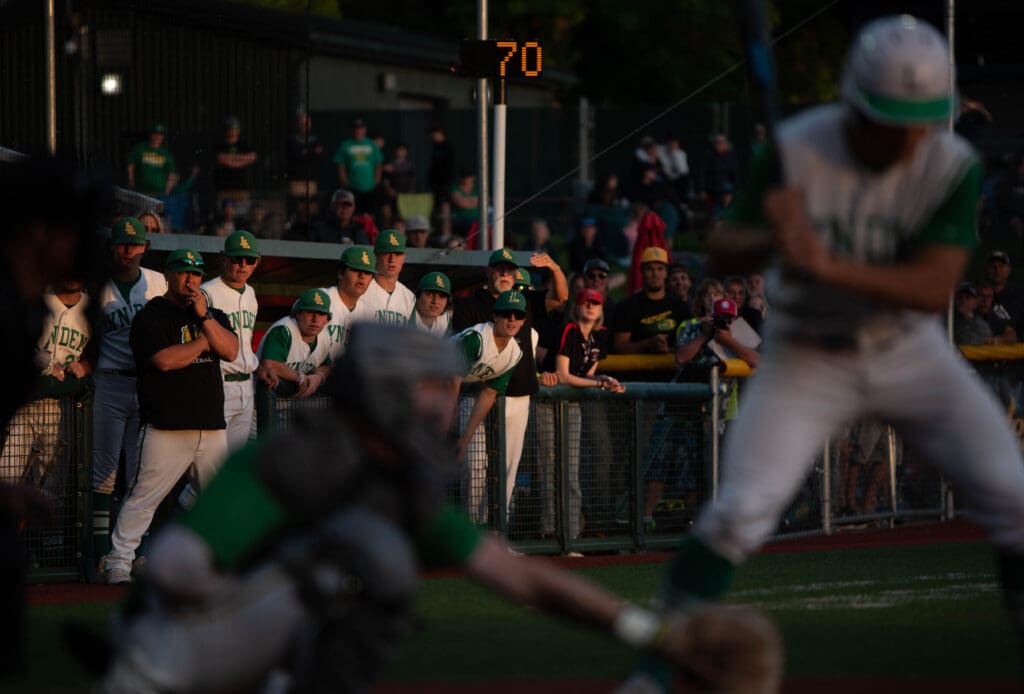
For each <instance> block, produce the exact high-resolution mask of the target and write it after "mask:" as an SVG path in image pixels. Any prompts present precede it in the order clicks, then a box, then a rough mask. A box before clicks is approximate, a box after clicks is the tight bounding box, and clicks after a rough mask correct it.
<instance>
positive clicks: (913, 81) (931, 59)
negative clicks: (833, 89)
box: [842, 15, 956, 126]
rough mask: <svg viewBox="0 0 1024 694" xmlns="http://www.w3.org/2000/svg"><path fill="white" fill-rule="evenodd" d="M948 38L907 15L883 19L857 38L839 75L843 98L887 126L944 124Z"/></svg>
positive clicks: (949, 108)
mask: <svg viewBox="0 0 1024 694" xmlns="http://www.w3.org/2000/svg"><path fill="white" fill-rule="evenodd" d="M952 71H953V67H952V65H951V64H950V60H949V48H948V46H947V44H946V39H945V37H943V35H942V34H940V33H939V32H938V31H937V30H936V29H935V28H934V27H933V26H931V25H930V24H928V23H927V22H923V21H920V20H918V19H915V18H914V17H911V16H910V15H899V16H892V17H884V18H882V19H877V20H875V21H873V22H871V23H869V24H867V25H866V26H865V27H864V28H863V29H861V30H860V32H859V33H858V34H857V38H856V39H855V40H854V43H853V48H851V49H850V56H849V58H848V59H847V63H846V70H845V72H844V74H843V82H842V96H843V100H844V101H845V102H846V103H848V104H850V105H851V106H853V107H854V108H856V109H857V110H858V111H860V112H861V113H862V114H864V116H866V117H867V118H868V119H869V120H872V121H874V122H876V123H882V124H885V125H897V126H899V125H920V124H927V123H933V122H937V121H943V120H946V119H947V118H949V116H950V114H951V113H952V112H953V108H954V102H955V100H956V99H955V95H954V94H953V92H952V86H951V82H952V79H951V77H952Z"/></svg>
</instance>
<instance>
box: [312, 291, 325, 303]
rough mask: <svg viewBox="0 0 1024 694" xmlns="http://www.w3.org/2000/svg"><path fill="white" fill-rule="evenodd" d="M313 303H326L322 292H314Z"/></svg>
mask: <svg viewBox="0 0 1024 694" xmlns="http://www.w3.org/2000/svg"><path fill="white" fill-rule="evenodd" d="M313 303H314V304H316V305H317V306H323V305H324V300H323V297H322V296H321V295H320V292H313Z"/></svg>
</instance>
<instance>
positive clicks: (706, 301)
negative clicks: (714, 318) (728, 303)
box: [690, 277, 726, 318]
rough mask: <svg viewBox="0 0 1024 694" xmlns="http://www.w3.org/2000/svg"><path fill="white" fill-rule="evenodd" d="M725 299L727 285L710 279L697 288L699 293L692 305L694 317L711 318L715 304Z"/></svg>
mask: <svg viewBox="0 0 1024 694" xmlns="http://www.w3.org/2000/svg"><path fill="white" fill-rule="evenodd" d="M725 298H726V296H725V285H724V284H722V283H721V282H719V281H718V280H716V279H714V278H713V277H708V278H707V279H705V280H703V281H702V282H701V283H700V284H699V285H698V286H697V293H696V294H694V296H693V301H692V303H691V304H690V306H691V308H692V309H693V317H694V318H707V317H710V316H711V310H712V308H713V307H714V305H715V302H716V301H718V300H719V299H725Z"/></svg>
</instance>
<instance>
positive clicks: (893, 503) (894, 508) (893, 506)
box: [868, 425, 899, 527]
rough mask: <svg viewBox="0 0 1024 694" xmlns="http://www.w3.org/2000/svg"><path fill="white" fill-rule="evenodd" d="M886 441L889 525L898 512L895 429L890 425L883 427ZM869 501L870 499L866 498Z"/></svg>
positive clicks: (892, 523) (891, 524)
mask: <svg viewBox="0 0 1024 694" xmlns="http://www.w3.org/2000/svg"><path fill="white" fill-rule="evenodd" d="M885 435H886V442H887V443H888V444H889V511H890V512H891V514H892V515H891V517H890V519H889V526H890V527H892V526H894V525H895V524H896V515H897V514H898V513H899V504H898V503H897V500H896V430H895V429H893V428H892V426H891V425H890V426H887V427H885ZM868 502H869V503H870V502H871V499H868Z"/></svg>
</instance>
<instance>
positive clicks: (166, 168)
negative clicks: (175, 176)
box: [128, 142, 177, 195]
mask: <svg viewBox="0 0 1024 694" xmlns="http://www.w3.org/2000/svg"><path fill="white" fill-rule="evenodd" d="M128 163H129V164H133V165H134V166H135V189H136V190H137V191H139V192H140V193H155V194H157V195H163V194H164V193H166V192H167V179H168V177H169V176H170V175H171V174H172V173H175V172H176V171H177V169H176V168H175V164H174V155H172V154H171V153H170V151H169V150H168V149H167V148H166V147H157V148H153V147H150V146H149V144H148V143H146V142H142V143H140V144H138V145H136V146H135V148H134V149H133V150H132V151H131V153H130V154H129V155H128Z"/></svg>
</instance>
